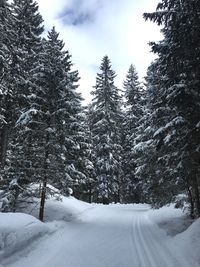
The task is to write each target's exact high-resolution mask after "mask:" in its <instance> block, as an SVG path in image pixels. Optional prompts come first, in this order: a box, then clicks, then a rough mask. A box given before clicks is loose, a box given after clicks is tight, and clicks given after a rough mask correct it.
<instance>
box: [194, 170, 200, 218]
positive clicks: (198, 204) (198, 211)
mask: <svg viewBox="0 0 200 267" xmlns="http://www.w3.org/2000/svg"><path fill="white" fill-rule="evenodd" d="M193 183H194V193H195V204H196V205H195V206H196V214H197V217H200V196H199V185H198V181H197V175H194V177H193Z"/></svg>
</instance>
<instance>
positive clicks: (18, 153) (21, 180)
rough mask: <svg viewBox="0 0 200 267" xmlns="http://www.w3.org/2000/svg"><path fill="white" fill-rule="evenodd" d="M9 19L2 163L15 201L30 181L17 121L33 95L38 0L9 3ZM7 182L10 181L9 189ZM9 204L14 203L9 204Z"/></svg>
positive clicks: (25, 148)
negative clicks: (4, 133)
mask: <svg viewBox="0 0 200 267" xmlns="http://www.w3.org/2000/svg"><path fill="white" fill-rule="evenodd" d="M10 18H11V26H10V28H9V29H8V28H7V33H8V34H9V35H10V36H11V37H10V38H9V39H7V45H9V53H10V58H9V61H8V62H9V71H10V72H9V75H8V77H9V79H8V82H7V84H8V88H9V91H11V92H12V97H11V96H9V95H7V97H6V101H5V103H6V112H7V117H8V118H9V119H8V123H7V125H6V129H7V134H6V142H4V144H5V146H4V147H5V149H4V151H5V153H4V155H5V156H4V165H5V163H6V170H5V171H4V177H5V179H4V181H5V183H6V184H7V190H8V192H7V195H8V196H9V191H10V194H11V196H10V197H11V199H12V195H13V191H14V195H15V197H14V202H16V198H17V196H18V195H19V193H20V192H21V191H23V189H24V188H25V187H26V184H27V181H28V180H30V173H29V172H25V170H24V166H25V165H26V168H28V165H29V161H28V160H27V159H26V155H27V151H28V146H30V144H28V145H27V144H26V143H25V142H24V140H23V138H22V136H21V135H20V129H19V127H16V122H17V121H18V119H19V117H20V116H21V115H22V114H24V112H26V111H27V109H29V108H30V105H31V96H32V95H34V92H33V91H32V90H33V85H32V81H31V79H32V75H33V73H32V69H33V66H34V64H36V62H37V63H38V55H39V51H40V50H41V37H40V35H41V33H42V32H43V26H42V22H43V20H42V17H41V15H40V14H39V13H38V5H37V3H36V2H34V1H32V0H28V1H23V0H16V1H13V2H12V3H11V6H10ZM12 32H13V33H14V34H12V35H11V33H12ZM8 112H9V113H8ZM18 126H19V125H18ZM29 141H31V140H29ZM6 144H7V145H6ZM5 159H7V160H5ZM9 183H10V184H12V186H11V190H10V186H9ZM13 184H14V185H15V186H13ZM13 188H14V189H13ZM10 204H11V206H13V204H12V203H10ZM14 205H15V204H14Z"/></svg>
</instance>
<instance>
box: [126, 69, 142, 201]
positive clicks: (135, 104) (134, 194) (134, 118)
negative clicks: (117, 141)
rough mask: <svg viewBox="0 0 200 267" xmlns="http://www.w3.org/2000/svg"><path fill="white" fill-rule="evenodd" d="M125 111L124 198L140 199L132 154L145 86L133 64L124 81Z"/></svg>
mask: <svg viewBox="0 0 200 267" xmlns="http://www.w3.org/2000/svg"><path fill="white" fill-rule="evenodd" d="M123 86H124V91H125V94H124V97H125V111H124V120H123V171H124V182H123V184H124V194H123V195H124V200H125V201H130V202H139V201H140V192H139V188H138V186H137V184H138V181H137V179H136V176H135V175H134V171H135V166H136V165H135V159H134V156H133V154H132V148H133V146H134V140H135V138H136V133H137V127H138V125H139V122H140V120H141V118H142V115H143V104H144V103H143V102H144V99H143V88H142V86H141V84H140V82H139V78H138V74H137V72H136V69H135V67H134V66H133V65H131V66H130V67H129V70H128V73H127V75H126V79H125V81H124V83H123Z"/></svg>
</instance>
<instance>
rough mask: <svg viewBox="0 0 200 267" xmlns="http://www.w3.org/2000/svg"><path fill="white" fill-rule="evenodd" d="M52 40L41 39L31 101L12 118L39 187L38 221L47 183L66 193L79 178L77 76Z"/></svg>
mask: <svg viewBox="0 0 200 267" xmlns="http://www.w3.org/2000/svg"><path fill="white" fill-rule="evenodd" d="M58 37H59V34H58V33H57V32H56V31H55V28H53V29H52V30H51V31H50V32H49V33H48V39H47V40H43V50H42V51H41V53H40V64H39V65H38V64H36V65H35V69H34V70H33V81H32V84H33V86H34V92H35V96H34V101H33V102H32V105H31V107H30V109H29V110H27V111H26V112H25V113H24V114H22V115H21V117H20V119H19V120H18V126H19V127H20V128H21V136H23V139H24V142H25V143H26V142H27V143H28V144H31V146H30V147H29V148H28V153H27V154H26V161H29V162H30V164H29V166H28V167H29V168H28V169H29V170H30V171H31V173H32V175H31V177H32V181H37V180H38V181H39V182H41V183H42V192H41V205H40V214H39V218H40V220H43V217H44V206H45V198H46V190H47V184H48V183H50V184H51V185H54V186H55V187H57V188H59V189H61V192H62V193H63V194H68V187H72V188H73V186H75V185H77V184H80V183H81V182H82V181H83V180H84V179H85V175H84V174H83V173H82V172H81V171H79V169H78V165H79V162H80V158H81V156H82V154H81V153H82V148H83V143H84V132H83V127H82V123H81V121H82V111H83V109H82V106H81V100H82V98H81V96H80V94H79V93H77V92H76V89H77V86H78V85H77V82H78V80H79V76H78V72H77V71H72V70H71V68H72V63H71V60H70V57H71V56H70V55H69V52H68V51H64V50H63V48H64V43H63V41H62V40H59V38H58ZM29 139H31V142H29ZM27 140H28V141H27ZM83 149H84V148H83ZM30 152H31V153H30Z"/></svg>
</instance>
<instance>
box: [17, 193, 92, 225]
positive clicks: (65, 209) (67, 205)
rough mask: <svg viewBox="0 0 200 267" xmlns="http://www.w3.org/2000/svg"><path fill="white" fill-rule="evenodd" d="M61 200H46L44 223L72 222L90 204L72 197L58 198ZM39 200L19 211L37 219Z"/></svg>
mask: <svg viewBox="0 0 200 267" xmlns="http://www.w3.org/2000/svg"><path fill="white" fill-rule="evenodd" d="M60 199H61V200H56V199H54V198H53V197H52V198H50V199H47V200H46V203H45V211H44V221H45V222H52V221H67V222H69V221H74V220H77V219H78V218H79V217H80V215H81V214H82V213H83V212H84V211H85V210H86V209H88V208H90V207H91V205H90V204H88V203H86V202H83V201H80V200H77V199H76V198H74V197H64V196H61V197H60ZM39 205H40V200H39V199H36V198H35V199H34V203H32V204H31V205H30V204H29V205H28V206H27V207H25V208H23V209H20V211H22V212H23V213H27V214H31V215H33V216H34V217H36V218H38V214H39Z"/></svg>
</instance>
